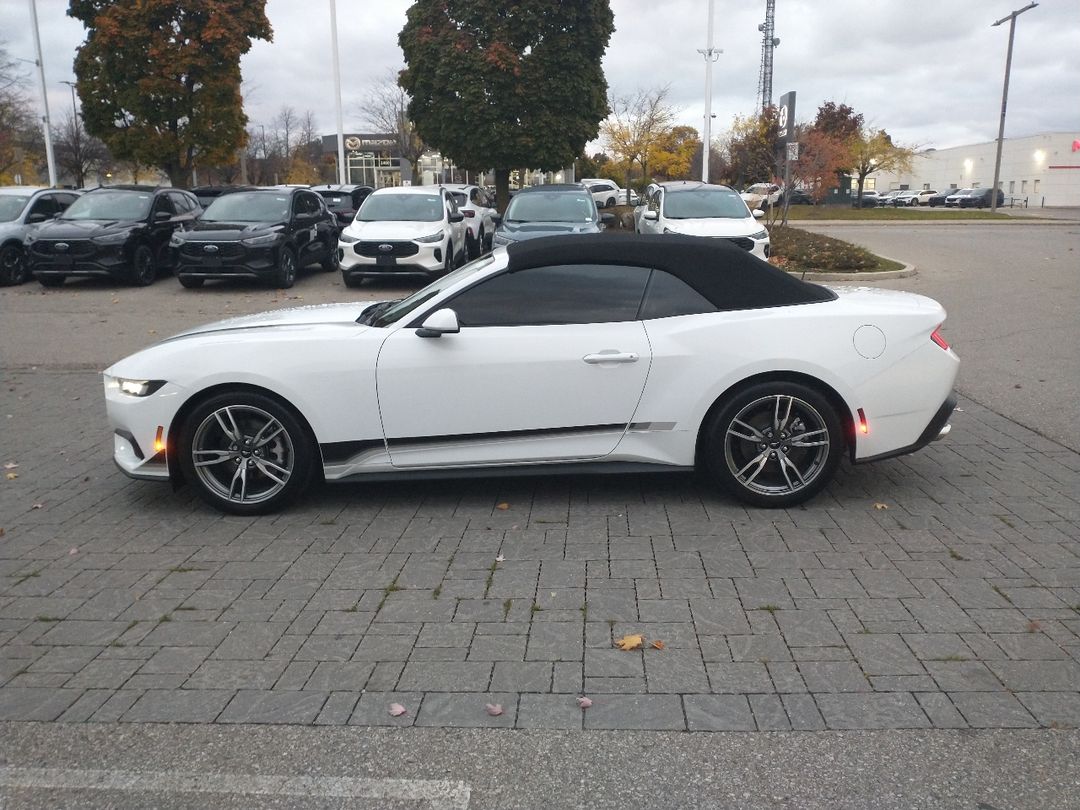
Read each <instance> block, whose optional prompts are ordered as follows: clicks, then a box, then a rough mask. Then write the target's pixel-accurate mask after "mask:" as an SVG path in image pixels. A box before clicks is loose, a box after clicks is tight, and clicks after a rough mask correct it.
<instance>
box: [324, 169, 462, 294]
mask: <svg viewBox="0 0 1080 810" xmlns="http://www.w3.org/2000/svg"><path fill="white" fill-rule="evenodd" d="M464 220H465V216H464V215H463V214H462V213H461V212H460V211H459V210H458V208H457V203H455V202H454V197H453V195H452V194H451V193H450V192H449V191H447V190H446V189H445V188H443V187H442V186H407V187H401V188H381V189H379V190H378V191H375V192H372V193H371V194H370V195H368V198H367V199H366V200H364V204H363V205H361V206H360V210H359V211H357V213H356V218H355V219H354V220H353V221H352V222H351V223H349V225H348V226H347V227H346V228H345V229H344V230H343V231H342V232H341V235H340V236H339V237H338V255H339V259H340V262H341V275H342V278H343V279H344V281H345V286H346V287H359V286H360V284H361V283H362V282H363V280H364V279H365V278H378V277H385V276H388V275H411V276H428V277H431V276H437V275H440V274H441V273H449V272H450V271H451V270H453V269H454V268H455V267H458V266H459V265H461V264H464V263H465V259H466V248H465V225H464Z"/></svg>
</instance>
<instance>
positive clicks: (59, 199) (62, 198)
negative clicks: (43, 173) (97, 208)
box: [55, 194, 79, 211]
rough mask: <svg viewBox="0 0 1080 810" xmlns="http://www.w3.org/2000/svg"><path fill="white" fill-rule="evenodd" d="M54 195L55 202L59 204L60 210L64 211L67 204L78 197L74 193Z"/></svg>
mask: <svg viewBox="0 0 1080 810" xmlns="http://www.w3.org/2000/svg"><path fill="white" fill-rule="evenodd" d="M55 197H56V204H57V205H58V206H60V210H61V211H66V210H67V207H68V206H69V205H71V204H72V203H73V202H75V200H77V199H79V198H78V197H76V196H75V195H74V194H57V195H55Z"/></svg>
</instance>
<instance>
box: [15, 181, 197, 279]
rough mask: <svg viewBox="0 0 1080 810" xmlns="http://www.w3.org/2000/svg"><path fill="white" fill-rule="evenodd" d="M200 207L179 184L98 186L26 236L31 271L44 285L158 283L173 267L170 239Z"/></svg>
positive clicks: (187, 222)
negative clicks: (83, 279) (75, 280)
mask: <svg viewBox="0 0 1080 810" xmlns="http://www.w3.org/2000/svg"><path fill="white" fill-rule="evenodd" d="M200 211H202V208H200V206H199V201H198V200H197V199H195V196H194V195H193V194H191V193H190V192H187V191H181V190H179V189H175V188H154V187H153V186H104V187H102V188H96V189H94V190H93V191H88V192H87V193H86V194H84V195H82V196H81V197H79V199H77V200H76V201H75V202H73V203H72V204H71V205H70V206H69V207H68V208H67V210H65V211H64V212H63V213H62V214H60V215H59V216H58V217H56V219H53V220H50V221H49V222H45V223H43V224H42V225H41V227H40V228H38V229H37V230H35V231H31V232H30V233H29V234H27V236H26V252H27V260H28V263H29V267H30V272H31V273H33V275H34V278H36V279H37V280H38V281H39V282H40V283H41V285H42V286H43V287H59V286H60V285H61V284H63V283H64V280H65V279H66V278H67V277H68V276H108V277H112V278H116V279H119V280H121V281H127V282H130V283H131V284H135V285H137V286H140V287H144V286H146V285H147V284H153V283H154V280H155V279H156V278H157V276H158V272H159V271H160V270H161V269H162V268H163V267H166V266H167V265H168V244H169V238H170V237H171V236H172V235H173V232H175V231H177V230H179V229H180V228H184V227H187V226H188V225H189V224H190V223H191V221H192V220H193V219H194V218H195V215H196V214H198V213H199V212H200Z"/></svg>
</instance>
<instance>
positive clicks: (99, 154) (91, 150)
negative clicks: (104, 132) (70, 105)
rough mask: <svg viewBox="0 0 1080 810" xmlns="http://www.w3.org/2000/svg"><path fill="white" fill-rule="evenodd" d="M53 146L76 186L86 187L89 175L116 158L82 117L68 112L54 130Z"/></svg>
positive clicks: (58, 160) (57, 159) (58, 161)
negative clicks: (92, 133)
mask: <svg viewBox="0 0 1080 810" xmlns="http://www.w3.org/2000/svg"><path fill="white" fill-rule="evenodd" d="M53 147H54V149H55V150H56V165H57V166H59V167H60V169H61V170H62V171H63V172H65V173H66V174H67V175H68V176H69V177H70V178H71V181H72V182H73V183H74V184H75V186H76V188H82V187H83V186H85V185H86V176H87V175H88V174H91V173H94V174H98V173H100V171H101V169H102V168H104V167H105V166H106V165H108V164H109V163H110V162H111V160H112V156H111V155H110V154H109V148H108V147H107V146H105V144H104V143H103V142H102V141H101V140H100V139H98V138H95V137H94V136H93V135H91V134H90V133H89V132H87V131H86V128H85V127H84V126H83V122H82V119H81V118H79V117H78V116H77V115H73V114H71V113H66V114H65V115H64V119H63V121H61V122H60V126H58V127H55V128H54V129H53Z"/></svg>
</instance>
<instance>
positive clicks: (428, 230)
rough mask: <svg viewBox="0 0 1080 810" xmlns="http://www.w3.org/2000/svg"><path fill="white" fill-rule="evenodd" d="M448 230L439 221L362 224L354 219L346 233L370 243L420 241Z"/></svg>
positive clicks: (443, 223)
mask: <svg viewBox="0 0 1080 810" xmlns="http://www.w3.org/2000/svg"><path fill="white" fill-rule="evenodd" d="M446 228H447V226H446V223H445V222H442V221H439V220H436V221H434V222H395V221H390V220H387V221H386V222H361V221H360V220H355V219H354V220H353V221H352V223H351V224H350V225H349V226H348V227H347V228H345V230H344V233H346V234H348V235H349V236H354V237H356V238H357V239H363V240H365V241H369V242H370V241H375V240H380V239H381V240H386V241H394V240H402V239H419V238H420V237H422V236H431V235H432V234H433V233H438V232H439V231H442V230H446Z"/></svg>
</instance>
